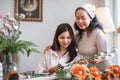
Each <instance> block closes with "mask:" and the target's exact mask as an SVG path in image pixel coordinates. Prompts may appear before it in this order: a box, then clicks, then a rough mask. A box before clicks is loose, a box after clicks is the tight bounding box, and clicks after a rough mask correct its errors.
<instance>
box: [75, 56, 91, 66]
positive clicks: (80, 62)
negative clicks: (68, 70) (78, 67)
mask: <svg viewBox="0 0 120 80" xmlns="http://www.w3.org/2000/svg"><path fill="white" fill-rule="evenodd" d="M77 63H79V64H85V65H88V64H89V62H88V61H87V59H85V58H84V59H80V60H78V61H77Z"/></svg>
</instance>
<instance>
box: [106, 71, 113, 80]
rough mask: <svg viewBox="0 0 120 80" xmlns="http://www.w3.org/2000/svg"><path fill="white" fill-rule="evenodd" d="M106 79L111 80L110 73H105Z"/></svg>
mask: <svg viewBox="0 0 120 80" xmlns="http://www.w3.org/2000/svg"><path fill="white" fill-rule="evenodd" d="M106 79H107V80H112V78H111V73H110V72H107V73H106Z"/></svg>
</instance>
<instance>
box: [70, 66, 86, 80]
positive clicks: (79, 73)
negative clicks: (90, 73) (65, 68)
mask: <svg viewBox="0 0 120 80" xmlns="http://www.w3.org/2000/svg"><path fill="white" fill-rule="evenodd" d="M71 73H72V75H73V76H76V77H79V78H80V80H85V78H86V76H87V71H86V69H85V67H83V66H82V65H80V64H75V65H73V66H72V68H71Z"/></svg>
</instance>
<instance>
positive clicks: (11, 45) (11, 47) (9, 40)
mask: <svg viewBox="0 0 120 80" xmlns="http://www.w3.org/2000/svg"><path fill="white" fill-rule="evenodd" d="M24 18H25V15H24V14H16V15H15V18H10V16H9V14H8V13H6V14H3V15H0V20H1V21H0V22H1V23H2V24H3V25H2V27H0V54H1V53H3V54H4V55H5V60H4V63H5V65H6V66H4V70H3V73H4V76H6V75H7V73H8V72H11V71H10V69H11V68H12V67H13V66H11V65H14V64H13V61H12V56H13V55H14V54H17V53H19V52H20V53H23V54H24V53H26V54H27V56H29V55H30V53H31V52H36V53H40V52H39V51H38V50H37V49H36V48H35V47H36V45H35V44H34V43H33V42H31V41H26V40H20V35H21V33H22V32H21V30H20V26H21V21H22V19H24Z"/></svg>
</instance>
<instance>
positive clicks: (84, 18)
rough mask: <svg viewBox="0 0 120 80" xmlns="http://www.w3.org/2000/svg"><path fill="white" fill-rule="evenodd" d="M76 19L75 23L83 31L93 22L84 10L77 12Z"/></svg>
mask: <svg viewBox="0 0 120 80" xmlns="http://www.w3.org/2000/svg"><path fill="white" fill-rule="evenodd" d="M75 18H76V20H75V22H76V24H77V26H78V27H79V28H80V29H83V30H85V29H86V28H87V27H88V26H89V24H90V21H91V18H90V16H89V15H88V13H87V12H86V11H85V10H82V9H79V10H77V11H76V13H75Z"/></svg>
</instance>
